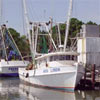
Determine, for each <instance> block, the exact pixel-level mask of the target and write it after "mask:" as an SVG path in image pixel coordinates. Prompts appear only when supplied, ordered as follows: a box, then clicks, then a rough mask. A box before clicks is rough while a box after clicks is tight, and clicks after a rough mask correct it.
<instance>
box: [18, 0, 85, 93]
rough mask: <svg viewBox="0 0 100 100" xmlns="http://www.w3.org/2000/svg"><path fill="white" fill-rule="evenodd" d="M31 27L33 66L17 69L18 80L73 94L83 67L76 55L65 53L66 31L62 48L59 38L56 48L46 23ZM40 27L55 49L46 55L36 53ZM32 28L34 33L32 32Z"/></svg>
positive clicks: (36, 23) (74, 53) (82, 73)
mask: <svg viewBox="0 0 100 100" xmlns="http://www.w3.org/2000/svg"><path fill="white" fill-rule="evenodd" d="M23 1H24V7H26V6H25V0H23ZM71 8H72V0H70V10H71ZM25 14H26V8H25ZM70 14H71V13H70V12H69V16H68V21H67V24H66V25H67V26H66V27H67V28H66V29H67V30H68V29H69V19H70ZM26 19H27V16H26ZM27 22H28V21H27ZM49 23H50V22H49ZM27 25H28V23H27ZM31 25H32V30H33V32H32V37H31V36H30V33H29V42H30V49H31V52H32V54H33V64H32V65H30V66H29V68H26V69H25V68H19V77H20V79H21V80H24V81H26V82H28V83H30V84H33V85H37V86H42V87H47V88H52V89H58V90H64V91H69V92H73V91H74V90H75V87H76V85H77V84H78V83H79V81H80V79H81V78H82V76H83V75H84V67H83V65H82V64H81V63H78V62H77V56H78V53H76V52H72V51H70V52H68V51H66V42H67V37H68V31H66V34H65V42H64V46H63V45H61V38H59V40H60V46H59V45H58V46H56V44H55V42H54V40H53V38H52V36H51V33H50V31H49V29H48V27H47V25H48V24H47V23H45V22H42V23H40V22H39V23H38V22H35V23H34V22H33V23H31ZM35 25H36V26H35ZM40 26H44V27H45V28H44V29H46V32H48V36H49V39H50V41H51V42H52V45H53V46H54V49H55V50H48V51H49V52H48V53H46V54H38V53H37V47H36V46H37V40H38V39H37V37H38V35H39V33H38V30H39V29H38V28H39V27H40ZM34 27H35V30H36V32H34ZM36 28H37V29H36ZM40 29H41V28H40ZM30 37H31V38H30ZM59 37H60V34H59ZM31 39H32V40H31Z"/></svg>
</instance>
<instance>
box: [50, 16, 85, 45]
mask: <svg viewBox="0 0 100 100" xmlns="http://www.w3.org/2000/svg"><path fill="white" fill-rule="evenodd" d="M82 24H83V22H82V21H79V20H78V19H77V18H72V19H71V20H70V28H69V36H68V46H70V38H71V37H75V36H76V34H77V33H78V32H79V31H80V29H81V25H82ZM65 29H66V24H60V32H61V40H62V41H61V42H62V43H64V39H65ZM52 30H53V39H54V41H55V42H56V43H57V37H58V34H56V33H57V26H54V27H53V28H52Z"/></svg>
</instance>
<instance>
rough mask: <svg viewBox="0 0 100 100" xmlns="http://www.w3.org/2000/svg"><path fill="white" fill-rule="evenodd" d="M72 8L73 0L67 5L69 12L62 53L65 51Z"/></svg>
mask: <svg viewBox="0 0 100 100" xmlns="http://www.w3.org/2000/svg"><path fill="white" fill-rule="evenodd" d="M72 6H73V0H70V3H69V11H68V19H67V23H66V33H65V41H64V52H65V51H66V46H67V41H68V34H69V27H70V18H71V14H72Z"/></svg>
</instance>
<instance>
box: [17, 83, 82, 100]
mask: <svg viewBox="0 0 100 100" xmlns="http://www.w3.org/2000/svg"><path fill="white" fill-rule="evenodd" d="M19 92H20V93H21V94H22V95H23V96H27V97H28V98H30V99H29V100H83V99H82V96H81V95H80V94H79V93H78V92H74V93H69V92H61V91H54V90H51V89H44V88H38V87H33V86H29V85H26V84H20V85H19Z"/></svg>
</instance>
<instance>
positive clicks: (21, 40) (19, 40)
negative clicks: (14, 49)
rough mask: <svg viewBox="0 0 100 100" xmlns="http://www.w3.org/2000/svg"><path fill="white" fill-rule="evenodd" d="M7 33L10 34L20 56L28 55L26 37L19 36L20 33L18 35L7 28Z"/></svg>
mask: <svg viewBox="0 0 100 100" xmlns="http://www.w3.org/2000/svg"><path fill="white" fill-rule="evenodd" d="M9 32H10V33H11V35H12V37H13V39H14V41H15V43H16V44H17V46H18V48H19V50H20V52H21V53H22V55H23V56H26V55H27V54H29V53H30V49H29V44H28V41H27V38H26V36H25V35H22V36H20V33H18V32H17V31H16V30H14V29H13V28H9Z"/></svg>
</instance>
